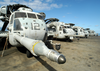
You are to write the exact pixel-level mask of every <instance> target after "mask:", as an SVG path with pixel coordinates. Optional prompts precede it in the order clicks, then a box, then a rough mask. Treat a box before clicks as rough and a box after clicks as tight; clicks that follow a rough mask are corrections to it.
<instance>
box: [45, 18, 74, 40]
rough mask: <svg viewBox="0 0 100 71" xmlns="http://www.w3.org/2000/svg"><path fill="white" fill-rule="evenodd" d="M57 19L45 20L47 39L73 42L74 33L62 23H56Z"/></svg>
mask: <svg viewBox="0 0 100 71" xmlns="http://www.w3.org/2000/svg"><path fill="white" fill-rule="evenodd" d="M58 21H59V19H57V18H49V19H46V20H45V22H46V24H47V28H48V38H51V37H52V38H57V39H64V40H73V37H74V34H75V32H74V31H73V29H72V28H71V27H70V25H67V24H65V23H63V22H58Z"/></svg>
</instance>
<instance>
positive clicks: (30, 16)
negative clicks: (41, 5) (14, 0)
mask: <svg viewBox="0 0 100 71" xmlns="http://www.w3.org/2000/svg"><path fill="white" fill-rule="evenodd" d="M28 17H29V18H36V15H35V14H31V13H28Z"/></svg>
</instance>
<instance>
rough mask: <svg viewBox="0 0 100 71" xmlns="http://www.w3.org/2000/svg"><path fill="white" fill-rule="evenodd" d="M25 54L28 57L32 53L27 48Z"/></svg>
mask: <svg viewBox="0 0 100 71" xmlns="http://www.w3.org/2000/svg"><path fill="white" fill-rule="evenodd" d="M26 54H27V57H28V58H30V57H32V56H33V55H32V53H31V52H30V51H29V50H26Z"/></svg>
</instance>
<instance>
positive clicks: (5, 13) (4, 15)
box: [0, 4, 66, 64]
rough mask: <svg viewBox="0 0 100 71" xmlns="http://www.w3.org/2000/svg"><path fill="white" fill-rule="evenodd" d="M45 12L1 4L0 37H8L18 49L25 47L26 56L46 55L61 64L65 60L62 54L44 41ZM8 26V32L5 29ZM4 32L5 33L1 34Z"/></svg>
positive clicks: (22, 6) (45, 29) (23, 6)
mask: <svg viewBox="0 0 100 71" xmlns="http://www.w3.org/2000/svg"><path fill="white" fill-rule="evenodd" d="M44 18H45V13H43V12H41V13H36V12H33V10H32V9H31V8H30V7H28V6H26V5H21V4H13V5H7V6H2V7H1V8H0V20H2V21H3V22H4V25H3V27H2V29H1V33H0V35H1V36H0V37H3V36H5V37H8V41H9V43H10V44H11V45H12V46H16V47H17V48H18V49H20V48H21V47H22V46H24V47H25V48H26V54H27V57H30V56H31V54H32V55H34V56H36V57H37V56H46V57H47V58H49V59H50V60H52V61H54V62H57V63H58V64H63V63H65V62H66V58H65V57H64V55H62V54H60V53H58V52H57V51H55V50H53V49H49V48H48V47H47V46H46V45H45V43H46V40H47V27H46V24H45V22H44ZM8 24H9V26H8V32H6V33H5V29H6V27H7V25H8ZM3 33H5V35H4V34H3Z"/></svg>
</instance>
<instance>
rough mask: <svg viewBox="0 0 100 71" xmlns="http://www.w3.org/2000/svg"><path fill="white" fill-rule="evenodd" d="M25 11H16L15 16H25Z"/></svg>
mask: <svg viewBox="0 0 100 71" xmlns="http://www.w3.org/2000/svg"><path fill="white" fill-rule="evenodd" d="M26 17H27V16H26V13H24V12H16V13H15V18H26Z"/></svg>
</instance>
